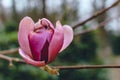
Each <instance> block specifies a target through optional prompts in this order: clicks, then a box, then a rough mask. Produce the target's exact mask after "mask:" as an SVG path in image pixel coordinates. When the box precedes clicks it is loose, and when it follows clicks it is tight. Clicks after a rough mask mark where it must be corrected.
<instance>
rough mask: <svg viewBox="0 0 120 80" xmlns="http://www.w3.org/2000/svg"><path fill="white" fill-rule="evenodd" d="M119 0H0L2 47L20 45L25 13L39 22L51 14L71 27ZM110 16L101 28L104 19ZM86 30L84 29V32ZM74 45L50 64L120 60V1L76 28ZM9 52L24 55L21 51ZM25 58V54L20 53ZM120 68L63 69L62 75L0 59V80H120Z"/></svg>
mask: <svg viewBox="0 0 120 80" xmlns="http://www.w3.org/2000/svg"><path fill="white" fill-rule="evenodd" d="M115 1H116V0H54V1H53V0H0V50H7V49H13V48H17V47H19V44H18V40H17V32H18V25H19V22H20V20H21V19H22V18H23V17H25V16H30V17H31V18H32V19H33V20H34V21H35V22H36V21H38V19H40V18H43V17H45V18H48V19H49V20H50V21H51V22H52V23H53V24H54V25H55V23H56V20H60V21H61V23H62V24H68V25H70V26H71V27H72V26H74V25H75V24H76V23H78V22H82V21H84V20H86V19H87V18H89V17H90V16H92V15H93V14H94V13H95V12H97V11H100V10H102V9H105V8H107V7H109V6H110V5H112V4H113V3H114V2H115ZM107 19H110V20H109V21H108V22H106V23H104V25H102V26H101V27H100V28H99V29H96V30H94V31H90V32H84V31H85V30H87V29H95V28H97V27H98V26H99V25H100V23H101V22H104V21H105V20H107ZM82 32H84V33H82ZM74 34H75V36H74V40H73V42H72V43H71V45H70V46H69V47H68V48H67V49H66V50H64V51H63V52H62V53H60V54H59V55H58V57H57V58H56V59H55V61H54V62H53V63H51V64H50V65H53V66H57V65H87V64H91V65H97V64H99V65H102V64H120V62H119V61H120V44H119V42H120V4H118V5H117V6H115V7H113V8H111V9H110V10H109V11H107V12H106V13H104V14H103V15H101V16H98V17H97V18H95V19H93V20H91V21H89V22H87V23H86V24H84V25H82V27H81V26H79V27H77V28H75V29H74ZM8 56H14V57H20V56H19V54H18V53H17V54H13V55H8ZM20 58H21V57H20ZM119 74H120V69H82V70H61V71H60V75H59V76H55V75H51V74H48V73H47V72H45V71H42V70H41V69H39V68H36V67H33V66H31V65H27V64H21V63H14V66H12V67H10V66H9V63H8V61H5V60H2V59H0V80H120V76H119Z"/></svg>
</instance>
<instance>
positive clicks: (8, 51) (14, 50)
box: [0, 48, 18, 54]
mask: <svg viewBox="0 0 120 80" xmlns="http://www.w3.org/2000/svg"><path fill="white" fill-rule="evenodd" d="M17 52H18V48H14V49H10V50H3V51H0V54H13V53H17Z"/></svg>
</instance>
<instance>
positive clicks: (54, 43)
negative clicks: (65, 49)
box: [48, 21, 64, 63]
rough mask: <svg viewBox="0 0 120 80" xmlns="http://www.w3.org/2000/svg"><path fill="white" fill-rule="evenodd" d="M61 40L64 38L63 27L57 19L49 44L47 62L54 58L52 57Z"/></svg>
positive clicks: (56, 52)
mask: <svg viewBox="0 0 120 80" xmlns="http://www.w3.org/2000/svg"><path fill="white" fill-rule="evenodd" d="M63 40H64V33H63V28H62V26H61V23H60V22H59V21H57V22H56V29H55V31H54V34H53V37H52V40H51V42H50V46H49V53H48V63H50V62H51V61H53V60H54V58H55V57H56V55H57V54H58V52H59V51H60V49H61V48H62V45H63Z"/></svg>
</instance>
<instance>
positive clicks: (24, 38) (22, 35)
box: [18, 17, 34, 56]
mask: <svg viewBox="0 0 120 80" xmlns="http://www.w3.org/2000/svg"><path fill="white" fill-rule="evenodd" d="M33 29H34V22H33V20H32V19H31V18H30V17H24V18H23V19H22V20H21V22H20V24H19V32H18V41H19V44H20V47H21V49H22V50H23V51H24V52H25V53H26V54H28V55H29V56H31V51H30V47H29V41H28V33H29V32H30V31H32V30H33Z"/></svg>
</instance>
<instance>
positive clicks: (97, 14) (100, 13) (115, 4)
mask: <svg viewBox="0 0 120 80" xmlns="http://www.w3.org/2000/svg"><path fill="white" fill-rule="evenodd" d="M119 2H120V0H117V1H116V2H115V3H113V4H112V5H111V6H109V7H108V8H105V9H102V10H100V11H98V12H96V13H95V14H94V15H93V16H91V17H89V18H88V19H86V20H84V21H83V22H80V23H78V24H76V25H74V26H73V29H75V28H77V27H79V26H81V25H84V24H85V23H87V22H88V21H90V20H92V19H94V18H96V17H98V16H100V15H102V14H104V13H105V12H106V11H108V10H109V9H111V8H113V7H115V6H117V5H118V4H119Z"/></svg>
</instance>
